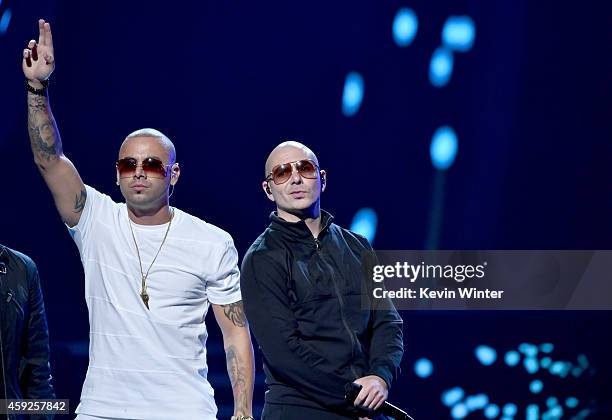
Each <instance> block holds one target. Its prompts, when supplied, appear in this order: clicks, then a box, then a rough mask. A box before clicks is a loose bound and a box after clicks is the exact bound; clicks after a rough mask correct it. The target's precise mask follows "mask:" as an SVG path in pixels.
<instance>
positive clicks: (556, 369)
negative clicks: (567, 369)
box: [549, 362, 563, 375]
mask: <svg viewBox="0 0 612 420" xmlns="http://www.w3.org/2000/svg"><path fill="white" fill-rule="evenodd" d="M562 370H563V362H555V363H553V364H552V365H550V369H549V371H550V373H552V374H553V375H560V374H561V371H562Z"/></svg>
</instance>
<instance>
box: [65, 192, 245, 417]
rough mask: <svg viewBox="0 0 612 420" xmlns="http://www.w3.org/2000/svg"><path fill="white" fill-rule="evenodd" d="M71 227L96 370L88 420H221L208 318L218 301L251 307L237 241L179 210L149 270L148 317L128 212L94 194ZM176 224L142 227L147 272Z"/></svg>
mask: <svg viewBox="0 0 612 420" xmlns="http://www.w3.org/2000/svg"><path fill="white" fill-rule="evenodd" d="M86 188H87V200H86V203H85V208H84V209H83V213H82V214H81V218H80V220H79V223H78V224H77V225H76V226H75V227H74V228H69V231H70V233H71V236H72V237H73V239H74V241H75V243H76V245H77V247H78V249H79V252H80V255H81V261H82V263H83V268H84V271H85V299H86V301H87V307H88V310H89V326H90V335H89V338H90V341H89V367H88V369H87V376H86V378H85V383H84V384H83V390H82V393H81V402H80V404H79V406H78V408H77V410H76V412H77V413H79V414H88V415H92V416H101V417H117V418H130V419H147V420H148V419H166V420H167V419H170V418H175V419H178V418H181V419H187V418H198V419H215V418H216V412H217V407H216V405H215V401H214V397H213V395H214V393H213V389H212V387H211V386H210V384H209V383H208V380H207V379H206V375H207V372H208V367H207V364H206V347H205V346H206V338H207V336H208V334H207V331H206V325H205V324H204V318H205V317H206V313H207V311H208V308H209V306H210V303H215V304H228V303H234V302H237V301H239V300H241V295H240V282H239V271H238V267H237V263H238V254H237V252H236V248H235V247H234V244H233V241H232V238H231V236H230V235H229V234H228V233H226V232H224V231H223V230H221V229H219V228H217V227H215V226H213V225H211V224H208V223H206V222H204V221H202V220H200V219H198V218H196V217H194V216H191V215H189V214H187V213H185V212H183V211H181V210H179V209H175V214H174V219H173V221H172V226H171V228H170V232H169V234H168V238H167V239H166V243H165V244H164V246H163V248H162V250H161V252H160V253H159V256H158V257H157V260H156V261H155V264H154V265H153V267H152V268H151V271H150V272H149V276H148V279H147V291H148V294H149V296H150V300H149V306H150V308H151V310H150V311H149V310H147V309H146V307H145V306H144V304H143V302H142V300H141V299H140V287H141V280H140V279H141V277H140V268H139V263H138V257H137V254H136V248H135V246H134V240H133V239H132V235H131V233H130V228H129V225H128V223H132V222H130V221H129V219H128V215H127V207H126V205H125V204H124V203H121V204H118V203H115V202H113V201H112V200H111V198H110V197H108V196H106V195H104V194H101V193H100V192H98V191H96V190H95V189H93V188H91V187H89V186H87V187H86ZM167 227H168V225H167V224H164V225H157V226H144V225H136V224H134V223H132V228H133V229H134V234H135V235H136V240H137V243H138V247H139V249H140V256H141V258H142V265H143V270H144V271H145V272H146V270H147V268H148V267H149V264H151V261H152V260H153V257H154V256H155V253H156V252H157V250H158V249H159V246H160V244H161V242H162V239H163V237H164V234H165V232H166V229H167Z"/></svg>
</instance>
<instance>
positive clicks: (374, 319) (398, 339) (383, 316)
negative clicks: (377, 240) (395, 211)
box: [355, 234, 404, 389]
mask: <svg viewBox="0 0 612 420" xmlns="http://www.w3.org/2000/svg"><path fill="white" fill-rule="evenodd" d="M355 236H356V237H357V238H358V239H359V241H360V242H361V243H362V245H363V246H364V247H366V249H365V252H364V253H363V255H362V256H363V258H364V261H363V262H364V263H365V264H367V265H374V264H378V259H377V258H376V254H375V252H374V250H373V249H372V246H371V245H370V243H369V241H368V240H367V239H366V238H365V237H363V236H361V235H358V234H355ZM366 281H368V280H367V279H366ZM371 286H372V285H371V284H369V285H368V286H367V287H366V290H368V294H369V296H372V294H371ZM371 305H372V308H371V317H370V337H371V339H370V348H369V355H370V357H369V362H370V369H369V371H368V372H367V375H376V376H379V377H381V378H382V379H384V381H385V382H386V383H387V387H388V388H389V389H391V382H392V381H393V380H394V379H397V377H398V375H399V371H400V362H401V360H402V356H403V354H404V342H403V330H402V328H403V321H402V318H401V317H400V316H399V313H398V312H397V310H396V309H395V306H394V305H393V302H391V299H389V298H385V299H373V300H371Z"/></svg>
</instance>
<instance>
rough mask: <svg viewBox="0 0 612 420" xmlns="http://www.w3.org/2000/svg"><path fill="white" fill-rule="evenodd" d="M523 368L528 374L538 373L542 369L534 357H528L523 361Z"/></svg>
mask: <svg viewBox="0 0 612 420" xmlns="http://www.w3.org/2000/svg"><path fill="white" fill-rule="evenodd" d="M523 366H525V370H526V371H527V372H528V373H532V374H533V373H536V372H537V371H538V370H539V369H540V365H539V364H538V361H537V360H536V359H535V358H534V357H528V358H526V359H525V360H524V361H523Z"/></svg>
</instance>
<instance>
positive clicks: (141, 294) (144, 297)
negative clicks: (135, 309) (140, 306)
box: [140, 292, 149, 309]
mask: <svg viewBox="0 0 612 420" xmlns="http://www.w3.org/2000/svg"><path fill="white" fill-rule="evenodd" d="M140 297H141V299H142V301H143V302H144V304H145V306H146V307H147V309H149V295H147V292H142V293H140Z"/></svg>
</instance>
